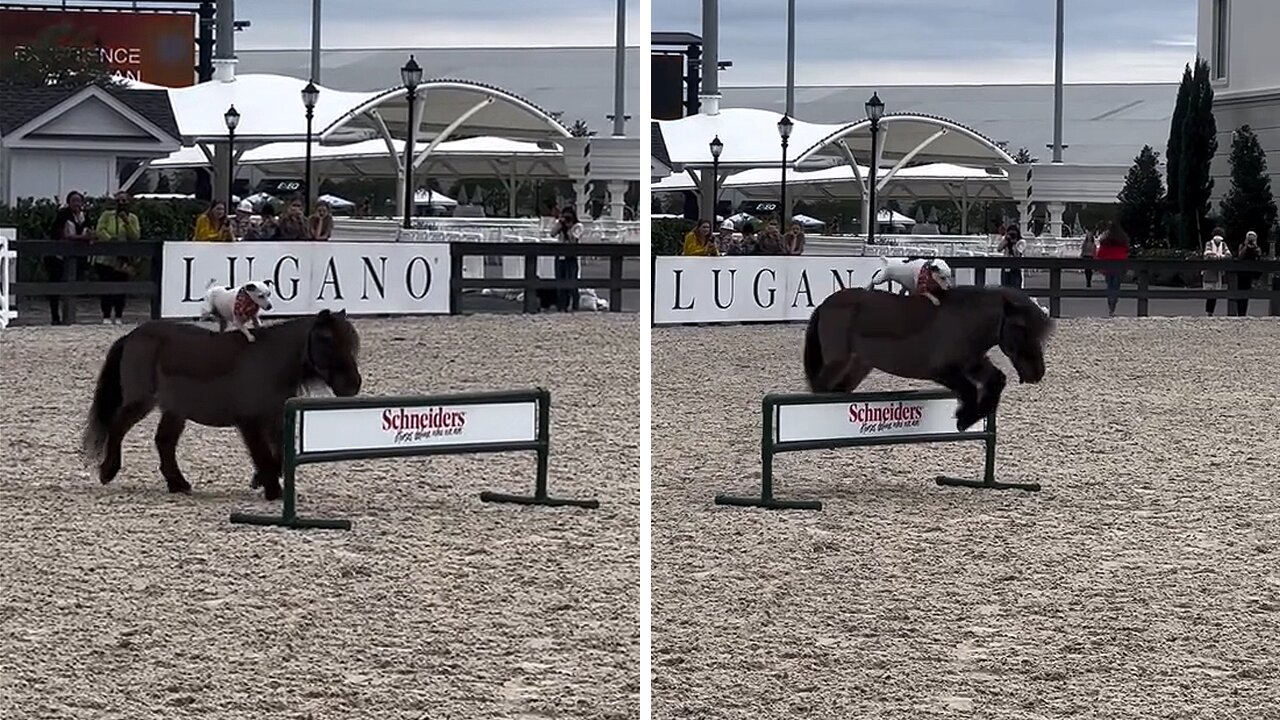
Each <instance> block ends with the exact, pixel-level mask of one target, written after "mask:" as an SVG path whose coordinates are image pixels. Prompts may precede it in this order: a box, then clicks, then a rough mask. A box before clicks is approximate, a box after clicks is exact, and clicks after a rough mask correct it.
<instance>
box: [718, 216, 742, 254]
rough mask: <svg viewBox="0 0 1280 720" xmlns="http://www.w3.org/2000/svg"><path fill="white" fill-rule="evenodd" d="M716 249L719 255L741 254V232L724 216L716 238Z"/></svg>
mask: <svg viewBox="0 0 1280 720" xmlns="http://www.w3.org/2000/svg"><path fill="white" fill-rule="evenodd" d="M716 250H717V252H719V253H720V254H721V255H741V254H742V234H741V233H739V232H737V229H736V228H735V227H734V226H733V221H732V220H729V219H727V218H726V219H725V221H724V222H722V223H720V236H719V237H717V238H716Z"/></svg>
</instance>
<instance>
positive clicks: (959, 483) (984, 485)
mask: <svg viewBox="0 0 1280 720" xmlns="http://www.w3.org/2000/svg"><path fill="white" fill-rule="evenodd" d="M933 481H934V482H936V483H937V484H939V485H942V486H944V487H967V488H976V489H978V490H1025V491H1027V492H1040V483H1014V482H996V481H994V480H992V481H990V482H988V481H985V480H962V479H960V478H953V477H947V476H945V475H939V476H938V477H936V478H934V479H933Z"/></svg>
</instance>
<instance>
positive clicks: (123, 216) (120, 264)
mask: <svg viewBox="0 0 1280 720" xmlns="http://www.w3.org/2000/svg"><path fill="white" fill-rule="evenodd" d="M112 205H113V206H112V207H111V208H109V209H108V210H106V211H105V212H103V213H102V215H100V216H98V225H97V236H98V238H97V239H98V240H99V241H101V242H137V241H139V240H141V239H142V225H141V224H140V223H139V222H138V216H137V215H135V214H134V213H132V212H130V211H129V193H127V192H124V191H123V190H122V191H120V192H118V193H116V196H115V200H114V201H113V203H112ZM94 260H95V261H96V262H95V264H94V269H95V270H96V271H97V275H98V279H99V280H102V281H103V282H128V281H129V280H130V279H131V278H132V277H133V271H134V260H133V258H130V257H126V256H123V255H115V256H108V257H98V258H94ZM98 300H99V304H100V305H101V306H102V324H103V325H111V324H115V325H119V324H121V323H123V322H124V304H125V298H124V295H103V296H101V297H99V298H98ZM112 316H114V318H113V317H112Z"/></svg>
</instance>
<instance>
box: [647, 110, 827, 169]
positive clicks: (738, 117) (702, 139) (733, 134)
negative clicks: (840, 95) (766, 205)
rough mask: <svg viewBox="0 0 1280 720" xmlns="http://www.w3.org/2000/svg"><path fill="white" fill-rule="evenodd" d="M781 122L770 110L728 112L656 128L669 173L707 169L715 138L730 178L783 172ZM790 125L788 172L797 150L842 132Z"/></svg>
mask: <svg viewBox="0 0 1280 720" xmlns="http://www.w3.org/2000/svg"><path fill="white" fill-rule="evenodd" d="M781 119H782V115H780V114H778V113H776V112H773V111H770V110H755V109H752V108H728V109H723V110H721V111H720V112H719V113H718V114H716V115H704V114H698V115H690V116H688V117H683V118H680V119H678V120H658V121H657V123H658V128H659V130H660V131H661V133H662V141H663V143H664V144H665V145H666V148H667V155H668V157H669V158H670V165H671V167H672V169H673V170H676V171H677V172H680V171H685V170H689V169H701V168H710V167H711V166H712V160H713V158H712V157H711V140H712V139H713V138H716V137H718V138H720V142H722V143H724V150H723V151H722V152H721V154H720V162H719V167H720V170H722V171H726V172H729V171H734V170H748V169H751V168H766V167H781V166H782V144H781V142H782V141H781V139H780V138H779V137H778V121H779V120H781ZM792 122H793V125H792V128H791V139H790V147H791V153H790V155H791V157H790V158H788V161H787V164H788V166H794V165H795V158H797V157H799V154H800V153H799V151H800V150H802V149H805V148H809V147H812V146H813V145H815V144H817V143H818V142H820V141H821V140H822V138H824V137H827V136H828V135H830V134H831V133H833V132H836V131H837V130H839V129H840V126H839V125H828V124H819V123H810V122H805V121H803V120H794V119H793V121H792ZM832 164H834V162H833V163H832Z"/></svg>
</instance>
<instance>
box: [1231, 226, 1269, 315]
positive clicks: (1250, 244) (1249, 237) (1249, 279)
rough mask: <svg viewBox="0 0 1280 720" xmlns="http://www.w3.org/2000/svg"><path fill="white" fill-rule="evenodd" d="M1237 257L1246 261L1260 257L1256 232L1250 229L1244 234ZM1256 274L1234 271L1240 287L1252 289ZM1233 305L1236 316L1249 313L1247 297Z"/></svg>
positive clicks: (1256, 277) (1256, 278)
mask: <svg viewBox="0 0 1280 720" xmlns="http://www.w3.org/2000/svg"><path fill="white" fill-rule="evenodd" d="M1237 257H1239V259H1241V260H1247V261H1255V260H1261V259H1262V248H1260V247H1258V233H1256V232H1254V231H1252V230H1250V231H1249V232H1247V233H1245V234H1244V243H1243V244H1241V245H1240V254H1239V255H1238V256H1237ZM1258 274H1259V273H1256V272H1241V273H1236V276H1237V277H1238V278H1239V280H1240V289H1241V290H1252V289H1253V284H1254V283H1255V282H1257V280H1258ZM1235 306H1236V316H1237V317H1244V316H1246V315H1248V314H1249V298H1240V299H1239V300H1236V302H1235Z"/></svg>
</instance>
